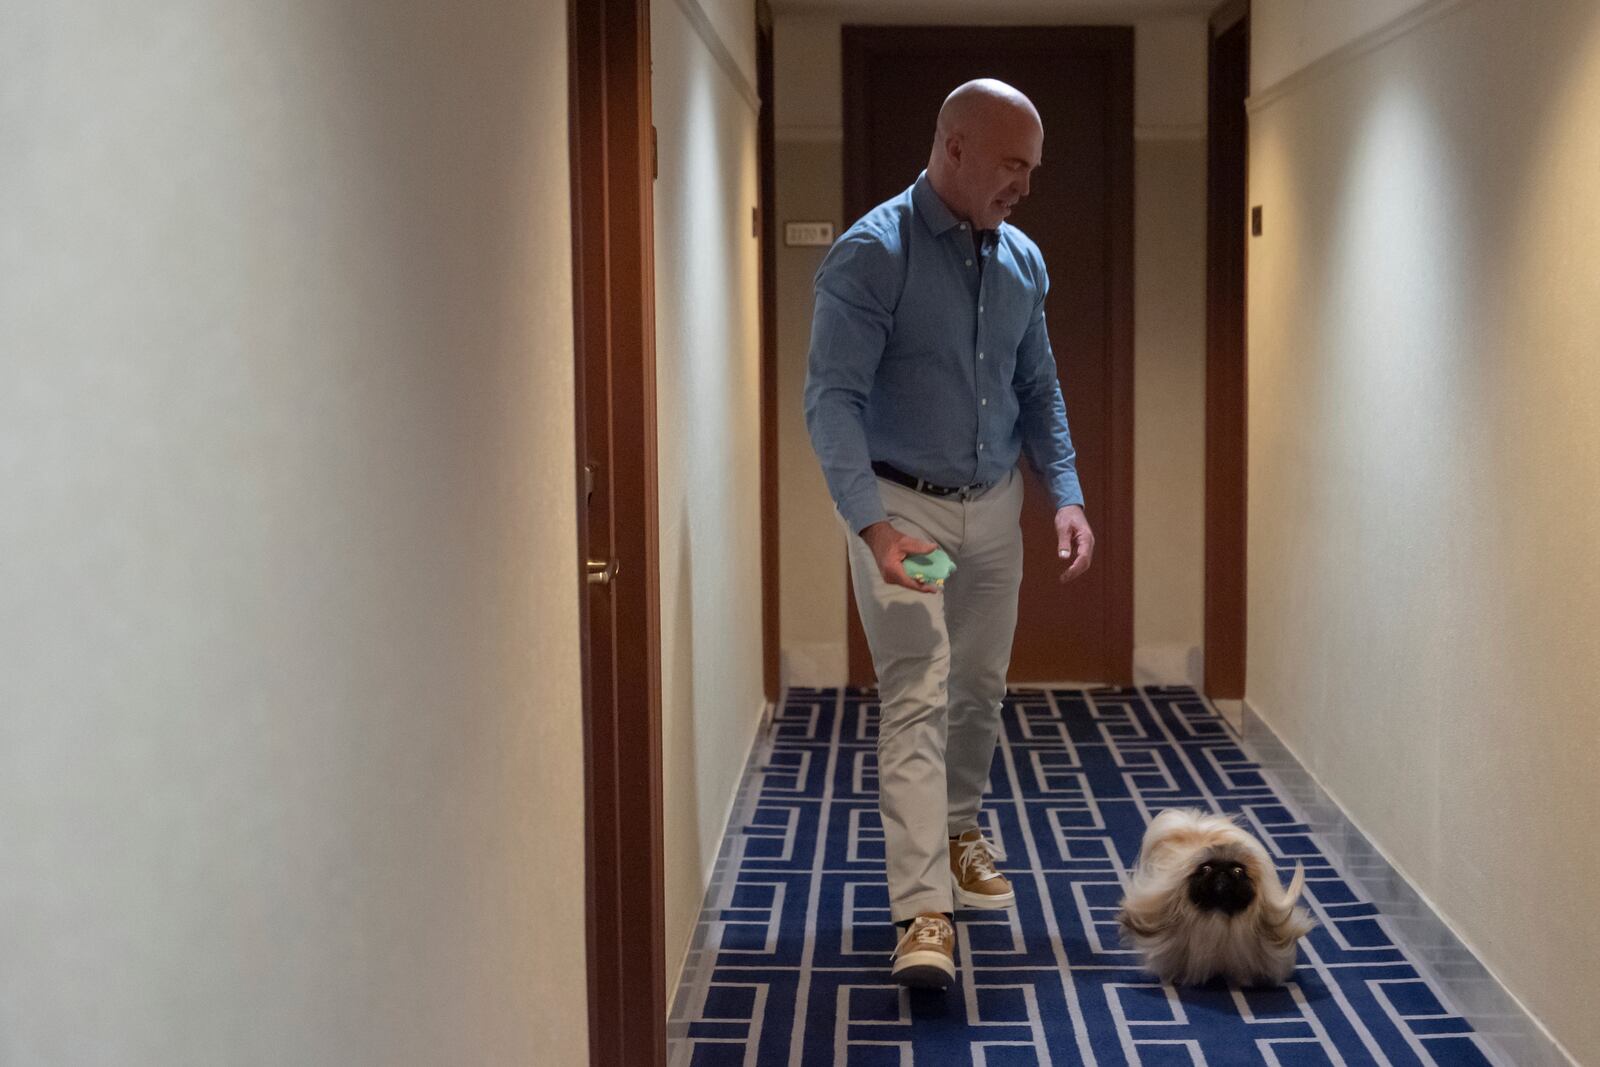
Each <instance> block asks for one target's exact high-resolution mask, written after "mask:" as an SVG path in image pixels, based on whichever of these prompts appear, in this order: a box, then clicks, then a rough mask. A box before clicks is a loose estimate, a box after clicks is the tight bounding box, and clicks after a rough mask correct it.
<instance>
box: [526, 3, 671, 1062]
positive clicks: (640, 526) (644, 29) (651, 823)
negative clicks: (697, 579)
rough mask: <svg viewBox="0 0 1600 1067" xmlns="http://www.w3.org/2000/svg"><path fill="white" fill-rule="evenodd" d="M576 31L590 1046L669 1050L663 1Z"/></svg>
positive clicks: (654, 1056) (648, 1052) (636, 1054)
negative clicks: (660, 377)
mask: <svg viewBox="0 0 1600 1067" xmlns="http://www.w3.org/2000/svg"><path fill="white" fill-rule="evenodd" d="M568 32H569V35H570V44H569V49H568V56H569V60H570V75H569V77H570V86H569V87H570V94H571V98H570V105H569V111H570V120H571V127H570V128H571V152H572V160H571V167H572V273H573V324H574V331H575V338H574V340H575V343H576V344H575V347H576V368H575V370H576V387H577V389H576V391H577V456H578V464H579V471H578V550H579V558H578V565H579V573H578V574H577V575H576V580H577V582H578V583H579V590H580V601H579V602H580V605H581V613H582V635H583V636H582V645H583V672H584V749H585V751H584V756H585V763H586V768H585V782H584V801H585V808H586V811H585V815H586V821H587V827H586V832H587V846H586V849H585V852H586V855H585V857H584V858H585V863H584V889H585V903H586V919H587V923H588V961H587V968H586V970H587V973H588V978H589V1060H590V1063H591V1064H592V1065H595V1067H601V1065H604V1067H664V1065H665V1063H666V1047H667V1046H666V1018H667V1003H666V987H667V976H666V951H665V943H666V923H665V918H664V905H663V901H664V889H663V886H664V880H663V876H662V872H663V848H662V828H661V639H660V637H661V624H660V618H661V607H660V592H659V590H660V576H659V570H660V562H659V561H660V549H659V537H658V534H657V525H658V522H659V520H658V510H657V502H656V428H655V410H656V399H655V266H654V258H653V256H654V253H653V249H652V246H651V234H652V232H653V231H654V225H653V222H652V212H651V204H652V196H653V190H652V188H651V183H652V180H653V165H652V158H653V153H652V143H653V132H654V131H653V127H652V125H651V122H650V9H649V2H648V0H569V4H568ZM537 651H538V650H537V649H532V650H530V651H529V654H530V655H535V654H537ZM530 814H531V815H532V816H533V817H537V814H538V813H536V812H535V813H530ZM569 889H570V886H563V890H564V891H565V890H569Z"/></svg>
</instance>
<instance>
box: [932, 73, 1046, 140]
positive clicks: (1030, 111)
mask: <svg viewBox="0 0 1600 1067" xmlns="http://www.w3.org/2000/svg"><path fill="white" fill-rule="evenodd" d="M1029 121H1031V122H1032V123H1033V125H1035V126H1037V127H1038V128H1039V130H1040V132H1041V133H1042V132H1043V130H1044V124H1043V123H1042V122H1040V121H1039V110H1038V109H1037V108H1035V107H1034V106H1033V101H1032V100H1029V99H1028V98H1027V97H1026V96H1023V95H1022V93H1020V92H1018V91H1017V90H1016V89H1014V88H1012V87H1011V86H1009V85H1007V84H1006V83H1005V82H1003V81H998V80H996V79H994V78H977V79H974V80H973V81H969V82H967V83H966V84H965V85H958V86H956V88H955V91H953V92H952V93H951V94H950V95H949V96H947V97H945V98H944V106H943V107H941V108H939V122H938V126H937V128H936V130H935V134H934V136H935V137H936V138H937V139H939V140H941V141H942V140H944V139H945V138H946V137H948V136H950V135H951V134H961V133H964V134H971V133H972V132H973V131H974V130H976V129H979V128H981V127H984V126H988V125H991V124H993V123H995V122H1007V123H1016V122H1029Z"/></svg>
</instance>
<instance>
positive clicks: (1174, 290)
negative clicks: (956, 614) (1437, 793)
mask: <svg viewBox="0 0 1600 1067" xmlns="http://www.w3.org/2000/svg"><path fill="white" fill-rule="evenodd" d="M1092 14H1093V13H1089V15H1092ZM873 15H874V17H873V19H872V21H873V22H875V23H881V22H896V21H898V22H916V21H938V22H940V23H954V22H957V21H962V20H958V19H957V18H956V17H955V15H954V14H953V13H948V12H941V17H940V18H938V19H933V18H926V19H924V18H919V17H918V16H916V15H914V14H911V13H906V12H902V13H899V14H898V15H895V14H893V13H890V12H884V11H878V10H876V9H874V12H873ZM1008 18H1010V19H1015V20H1022V21H1027V22H1031V23H1048V22H1073V23H1078V22H1084V21H1095V20H1096V19H1095V18H1091V17H1089V16H1088V15H1086V13H1085V12H1082V11H1077V12H1074V11H1071V10H1067V9H1062V10H1061V12H1060V13H1058V14H1056V15H1055V16H1054V17H1050V16H1049V14H1048V13H1043V14H1041V12H1039V11H1035V10H1032V9H1026V10H1017V11H1012V12H1006V11H1002V10H984V11H981V12H969V13H968V14H967V15H966V16H965V17H964V21H967V22H984V23H998V22H1003V21H1005V20H1007V19H1008ZM1105 20H1106V16H1105V15H1104V14H1103V13H1101V14H1100V15H1098V21H1105ZM840 25H841V18H840V16H839V15H838V14H836V13H798V12H797V13H792V14H783V15H780V17H779V18H778V20H777V26H776V33H775V52H776V54H775V60H776V63H775V67H776V81H777V85H776V87H775V96H776V103H777V123H778V129H777V135H778V149H777V177H778V223H779V227H780V230H779V232H780V235H781V232H782V230H781V227H782V223H783V222H784V221H786V220H796V221H798V220H827V221H832V222H833V223H834V225H835V229H836V232H842V231H843V229H844V228H845V227H846V226H848V225H849V224H850V222H852V221H853V220H851V219H846V218H844V217H843V204H842V199H843V198H842V192H841V188H842V185H843V171H842V167H843V157H842V151H841V145H840V141H841V137H842V121H843V120H842V118H841V114H840V108H841V90H840V85H841V72H840V67H841V60H840V44H839V31H840ZM953 32H957V31H953ZM1206 34H1207V30H1206V24H1205V21H1204V19H1203V18H1201V17H1198V16H1173V17H1162V18H1144V19H1140V20H1139V21H1138V22H1137V23H1136V25H1135V45H1134V48H1135V77H1136V83H1135V101H1134V106H1135V122H1136V145H1135V153H1134V181H1135V185H1136V188H1135V197H1136V200H1135V218H1134V226H1135V233H1134V241H1135V248H1134V286H1135V300H1134V407H1135V410H1134V435H1135V443H1134V455H1135V471H1134V481H1135V488H1134V600H1135V603H1134V644H1135V667H1136V671H1137V673H1138V675H1139V677H1140V679H1141V680H1144V681H1152V680H1159V681H1170V682H1181V681H1186V680H1197V679H1195V678H1193V677H1192V676H1191V675H1190V674H1189V673H1188V672H1189V670H1190V667H1191V664H1192V663H1197V662H1198V661H1197V659H1196V657H1197V655H1198V651H1197V650H1198V648H1199V646H1200V644H1201V641H1202V634H1203V585H1202V578H1203V573H1204V571H1203V564H1204V559H1203V542H1202V535H1203V532H1204V488H1205V487H1204V483H1203V478H1202V474H1203V458H1204V444H1205V436H1204V434H1205V420H1204V401H1205V396H1204V381H1205V305H1204V297H1205V140H1204V138H1205V63H1206V40H1207V37H1206ZM951 87H952V88H954V86H951ZM912 121H920V120H914V119H913V120H912ZM926 122H927V124H928V127H929V128H930V129H931V128H932V122H933V118H932V116H928V117H926ZM1045 134H1046V138H1048V136H1049V131H1048V130H1047V131H1045ZM914 177H915V175H908V176H907V179H906V180H907V184H909V183H910V180H911V179H912V178H914ZM825 251H826V250H825V249H815V248H786V247H782V246H781V245H780V247H779V248H778V250H777V259H778V267H777V269H778V278H777V287H778V305H779V306H778V360H779V385H778V409H779V418H780V423H779V457H780V461H779V462H780V483H781V485H782V486H783V490H782V492H781V494H780V501H779V507H780V509H781V518H780V526H781V542H782V545H781V551H782V558H783V569H782V574H781V583H782V599H781V629H782V641H783V653H784V667H785V677H786V679H787V680H788V681H789V682H791V683H793V684H799V685H836V684H839V683H840V682H842V681H843V680H844V677H845V662H846V658H845V657H846V652H845V648H846V646H845V618H846V616H845V610H846V605H845V595H846V594H845V590H846V580H845V555H844V548H845V545H844V535H843V533H842V532H841V530H840V528H839V526H838V523H837V521H836V520H835V519H834V518H833V504H832V501H831V500H830V499H829V497H828V493H827V489H826V486H825V485H824V484H823V481H822V476H821V474H820V472H819V471H818V469H817V463H816V459H815V457H814V456H813V454H812V452H811V444H810V440H809V438H808V437H807V436H806V431H805V424H804V421H803V419H801V417H800V414H799V412H800V394H801V388H802V385H803V383H804V380H805V361H806V350H807V347H808V345H809V340H810V332H811V278H812V275H813V274H814V273H815V271H816V268H817V266H818V265H819V264H820V263H821V259H822V255H823V253H824V252H825ZM1059 355H1061V356H1062V358H1068V359H1070V358H1071V353H1059ZM1067 410H1068V415H1069V417H1070V415H1071V411H1072V398H1071V397H1068V398H1067ZM1089 507H1090V516H1091V520H1092V517H1093V514H1094V502H1093V501H1090V502H1089Z"/></svg>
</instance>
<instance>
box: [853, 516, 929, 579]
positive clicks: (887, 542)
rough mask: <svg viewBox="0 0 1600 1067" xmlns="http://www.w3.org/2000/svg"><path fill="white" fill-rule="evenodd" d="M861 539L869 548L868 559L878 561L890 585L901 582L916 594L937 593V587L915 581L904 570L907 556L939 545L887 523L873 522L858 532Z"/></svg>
mask: <svg viewBox="0 0 1600 1067" xmlns="http://www.w3.org/2000/svg"><path fill="white" fill-rule="evenodd" d="M861 539H862V540H863V541H865V542H866V543H867V547H868V548H870V549H872V558H873V559H875V560H877V561H878V573H879V574H881V575H883V580H884V581H886V582H888V583H889V584H890V585H903V586H905V587H906V588H907V589H914V590H916V591H917V592H919V593H937V592H938V591H939V589H938V587H937V586H933V585H928V584H927V583H925V582H919V581H917V580H916V579H915V578H913V577H911V576H910V575H909V574H907V573H906V566H905V559H906V557H907V556H920V555H922V554H923V553H925V552H932V551H933V550H934V549H936V548H938V547H939V546H938V545H936V544H934V543H933V542H932V541H921V540H918V539H917V538H915V537H911V536H908V535H907V534H903V533H901V532H900V531H899V530H896V529H895V528H894V527H893V526H891V525H889V523H887V522H875V523H873V524H872V525H871V526H868V527H866V528H865V529H863V530H862V531H861Z"/></svg>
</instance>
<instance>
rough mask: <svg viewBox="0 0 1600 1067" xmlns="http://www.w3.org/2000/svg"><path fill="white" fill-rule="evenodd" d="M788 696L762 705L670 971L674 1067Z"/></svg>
mask: <svg viewBox="0 0 1600 1067" xmlns="http://www.w3.org/2000/svg"><path fill="white" fill-rule="evenodd" d="M783 701H784V692H783V691H780V692H779V693H778V699H777V702H776V703H773V702H770V701H762V705H761V714H760V716H759V720H758V721H757V723H756V727H755V732H754V734H753V735H752V737H751V739H750V743H749V745H748V747H747V749H746V753H745V760H744V769H743V771H742V772H741V773H740V775H739V783H738V785H737V786H735V787H734V791H733V796H731V797H730V798H729V799H728V810H727V812H726V813H725V814H724V816H723V820H722V831H721V833H720V834H719V836H718V838H717V841H718V845H717V850H716V852H715V853H714V854H713V855H712V857H711V862H710V864H708V865H707V867H706V869H705V871H704V872H702V878H701V885H702V886H703V887H704V893H703V894H702V897H701V906H700V909H699V912H698V915H697V917H696V920H695V927H694V931H693V932H692V933H691V934H690V935H689V945H688V947H687V948H686V949H685V950H684V954H683V958H682V959H680V960H679V961H678V965H677V967H676V968H675V969H674V970H673V971H672V973H671V981H670V982H669V983H668V985H667V1007H668V1011H667V1048H668V1062H669V1063H670V1064H671V1067H680V1065H681V1064H687V1062H688V1060H687V1059H686V1058H685V1057H687V1056H688V1053H689V1047H690V1046H689V1042H688V1040H687V1038H688V1033H689V1029H688V1028H689V1024H688V1019H689V1017H690V1015H691V1014H692V1013H693V1012H695V1011H697V1010H698V1009H699V1007H700V1005H701V1004H703V1003H704V1002H705V995H706V989H707V988H708V987H709V986H710V983H711V972H712V969H713V965H714V964H715V963H716V960H715V958H714V957H715V955H716V946H715V945H713V944H711V943H710V939H709V936H708V935H709V934H710V928H709V926H708V924H707V923H706V922H705V917H706V916H707V915H708V914H715V911H716V909H717V908H718V907H719V906H726V905H725V902H726V900H727V898H728V896H729V894H730V893H731V892H732V889H733V875H734V874H735V873H736V871H735V868H736V866H737V864H738V859H739V857H738V855H737V850H736V844H735V843H736V842H738V841H739V840H741V839H742V835H741V834H739V833H737V832H731V831H735V830H737V829H738V828H741V827H743V826H745V825H746V824H747V823H748V822H749V817H750V813H751V811H752V810H753V809H754V807H755V802H756V798H757V796H758V795H759V794H760V792H761V777H762V776H761V769H762V768H763V767H764V766H765V765H766V762H767V758H768V754H769V750H770V748H771V736H772V719H773V716H774V715H776V714H777V709H778V708H780V707H782V706H783Z"/></svg>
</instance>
